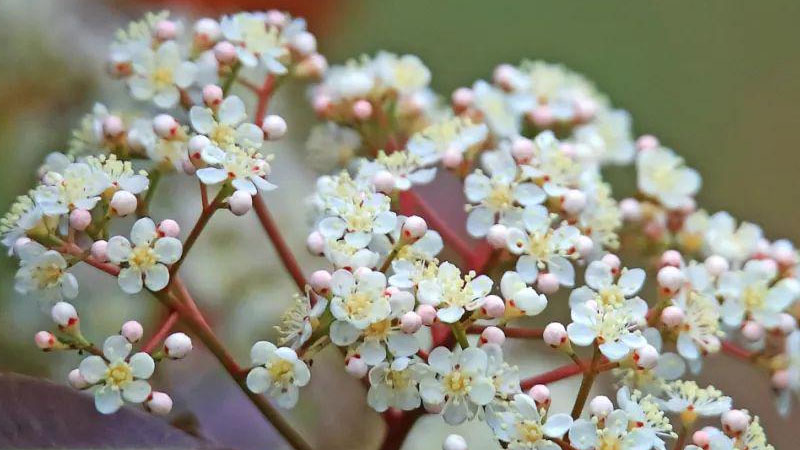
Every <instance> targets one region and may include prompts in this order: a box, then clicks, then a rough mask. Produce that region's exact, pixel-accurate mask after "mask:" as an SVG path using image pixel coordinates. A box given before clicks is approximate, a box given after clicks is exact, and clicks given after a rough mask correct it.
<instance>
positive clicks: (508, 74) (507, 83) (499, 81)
mask: <svg viewBox="0 0 800 450" xmlns="http://www.w3.org/2000/svg"><path fill="white" fill-rule="evenodd" d="M515 72H516V70H515V69H514V67H513V66H511V65H510V64H500V65H499V66H497V67H495V69H494V73H493V74H492V80H493V81H494V83H495V84H496V85H498V86H500V87H502V88H503V89H505V90H510V89H511V88H512V87H513V80H514V74H515Z"/></svg>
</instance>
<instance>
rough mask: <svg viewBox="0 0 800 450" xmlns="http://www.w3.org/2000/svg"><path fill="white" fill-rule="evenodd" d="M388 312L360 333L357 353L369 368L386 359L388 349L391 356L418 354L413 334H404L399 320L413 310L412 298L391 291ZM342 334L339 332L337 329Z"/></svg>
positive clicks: (402, 292) (400, 292)
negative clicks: (385, 316) (383, 317)
mask: <svg viewBox="0 0 800 450" xmlns="http://www.w3.org/2000/svg"><path fill="white" fill-rule="evenodd" d="M389 305H390V307H391V312H390V314H389V316H388V317H387V318H385V319H383V320H379V321H377V322H373V323H371V324H369V325H368V326H367V327H366V328H364V329H363V330H362V332H361V335H362V342H361V344H360V345H358V347H356V352H357V353H358V354H359V355H360V356H361V358H362V359H363V360H364V362H365V363H366V364H368V365H375V364H378V363H380V362H382V361H383V360H384V359H386V350H387V348H388V350H389V352H390V353H391V355H393V356H394V357H396V358H397V357H400V358H402V357H408V356H411V355H413V354H415V353H417V351H419V347H420V345H419V340H418V339H417V337H416V336H414V335H413V334H406V333H405V332H404V331H403V330H402V328H401V326H400V322H399V319H400V318H401V317H402V316H403V314H405V313H407V312H409V311H411V310H413V309H414V296H413V295H412V294H411V293H410V292H406V291H393V292H392V293H391V295H390V296H389ZM339 331H341V330H339Z"/></svg>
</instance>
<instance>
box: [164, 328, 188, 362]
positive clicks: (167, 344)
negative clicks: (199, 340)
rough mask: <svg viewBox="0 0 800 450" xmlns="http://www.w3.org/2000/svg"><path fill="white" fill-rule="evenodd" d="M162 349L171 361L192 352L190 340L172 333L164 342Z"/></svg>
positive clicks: (181, 334) (180, 334)
mask: <svg viewBox="0 0 800 450" xmlns="http://www.w3.org/2000/svg"><path fill="white" fill-rule="evenodd" d="M164 349H165V350H166V352H167V356H169V357H170V358H172V359H181V358H183V357H184V356H186V355H188V354H189V352H190V351H192V339H191V338H189V336H187V335H186V334H184V333H172V334H170V335H169V336H167V339H166V340H164Z"/></svg>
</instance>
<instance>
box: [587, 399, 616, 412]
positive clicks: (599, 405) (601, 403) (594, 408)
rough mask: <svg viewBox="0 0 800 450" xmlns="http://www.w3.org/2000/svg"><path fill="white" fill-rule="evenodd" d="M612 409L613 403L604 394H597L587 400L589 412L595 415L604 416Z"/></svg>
mask: <svg viewBox="0 0 800 450" xmlns="http://www.w3.org/2000/svg"><path fill="white" fill-rule="evenodd" d="M611 411H614V404H613V403H611V400H609V398H608V397H606V396H605V395H598V396H597V397H595V398H593V399H592V401H590V402H589V412H590V413H591V414H592V415H593V416H596V417H606V416H608V415H609V414H611Z"/></svg>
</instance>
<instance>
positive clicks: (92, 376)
mask: <svg viewBox="0 0 800 450" xmlns="http://www.w3.org/2000/svg"><path fill="white" fill-rule="evenodd" d="M107 369H108V366H107V365H106V362H105V361H103V358H101V357H99V356H97V355H91V356H88V357H86V359H84V360H83V361H81V364H80V366H79V367H78V371H79V372H80V374H81V376H82V377H83V379H84V380H86V382H87V383H89V384H94V383H97V382H98V381H100V380H101V379H102V378H103V376H105V374H106V370H107Z"/></svg>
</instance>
